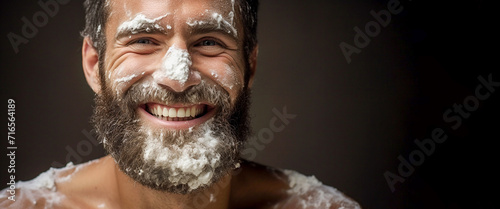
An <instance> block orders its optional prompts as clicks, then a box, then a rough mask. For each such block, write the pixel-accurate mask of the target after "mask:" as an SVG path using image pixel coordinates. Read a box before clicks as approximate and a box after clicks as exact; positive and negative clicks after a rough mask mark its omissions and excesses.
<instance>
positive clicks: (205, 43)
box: [200, 39, 219, 46]
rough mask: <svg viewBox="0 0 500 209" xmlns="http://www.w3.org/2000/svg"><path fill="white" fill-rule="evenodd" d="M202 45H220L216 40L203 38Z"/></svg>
mask: <svg viewBox="0 0 500 209" xmlns="http://www.w3.org/2000/svg"><path fill="white" fill-rule="evenodd" d="M200 45H202V46H215V45H219V44H218V43H217V42H216V41H215V40H210V39H208V40H203V41H202V42H201V43H200Z"/></svg>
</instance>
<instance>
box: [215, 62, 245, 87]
mask: <svg viewBox="0 0 500 209" xmlns="http://www.w3.org/2000/svg"><path fill="white" fill-rule="evenodd" d="M234 71H235V69H234V68H232V67H231V66H229V65H226V66H225V71H224V76H221V75H219V74H218V73H217V72H216V71H215V70H212V71H211V72H210V74H211V75H212V77H213V78H214V79H215V80H217V81H218V83H220V84H221V85H222V86H224V87H226V88H229V89H233V88H234V86H235V85H237V86H238V85H239V84H240V83H239V82H238V81H237V76H236V75H235V73H234Z"/></svg>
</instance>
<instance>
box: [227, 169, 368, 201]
mask: <svg viewBox="0 0 500 209" xmlns="http://www.w3.org/2000/svg"><path fill="white" fill-rule="evenodd" d="M243 164H244V165H243V166H242V170H243V172H240V173H241V174H239V175H240V176H239V177H237V178H243V179H245V181H243V182H240V183H242V185H240V186H241V187H242V188H244V189H240V190H236V191H241V190H244V191H245V192H244V194H246V195H247V197H245V196H243V195H240V197H241V198H240V199H247V198H249V197H248V196H254V197H255V196H256V197H260V199H255V198H254V200H253V202H252V203H250V202H248V201H247V202H248V203H247V204H246V205H245V206H246V207H247V206H252V208H276V209H277V208H303V209H313V208H321V209H324V208H331V209H336V208H341V209H361V206H360V205H359V204H358V203H357V202H356V201H354V200H353V199H352V198H350V197H348V196H347V195H345V194H344V193H342V192H341V191H339V190H337V189H335V188H334V187H331V186H328V185H324V184H322V183H321V182H320V181H319V180H318V179H316V177H314V176H305V175H303V174H301V173H299V172H296V171H292V170H284V169H277V168H272V167H267V166H264V165H260V164H257V163H252V162H244V163H243ZM245 170H246V171H245ZM245 184H246V185H245ZM242 193H243V192H242ZM255 202H257V203H258V204H255ZM250 204H252V205H250ZM236 208H239V207H236Z"/></svg>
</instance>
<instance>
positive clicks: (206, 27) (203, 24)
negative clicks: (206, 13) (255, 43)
mask: <svg viewBox="0 0 500 209" xmlns="http://www.w3.org/2000/svg"><path fill="white" fill-rule="evenodd" d="M186 23H187V24H188V26H189V29H188V30H189V33H191V34H194V35H196V34H205V33H214V32H215V33H221V34H224V35H226V36H228V37H231V39H233V40H234V41H236V42H238V41H239V40H238V33H237V31H236V29H235V28H234V26H233V25H231V24H230V23H229V22H227V21H226V20H224V19H223V18H222V17H221V16H211V17H210V18H203V19H194V20H191V21H188V22H186Z"/></svg>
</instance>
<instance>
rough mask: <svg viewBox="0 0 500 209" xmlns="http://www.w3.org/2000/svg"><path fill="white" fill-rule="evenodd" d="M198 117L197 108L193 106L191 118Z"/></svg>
mask: <svg viewBox="0 0 500 209" xmlns="http://www.w3.org/2000/svg"><path fill="white" fill-rule="evenodd" d="M195 116H196V108H195V107H194V106H193V107H191V117H195Z"/></svg>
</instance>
